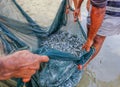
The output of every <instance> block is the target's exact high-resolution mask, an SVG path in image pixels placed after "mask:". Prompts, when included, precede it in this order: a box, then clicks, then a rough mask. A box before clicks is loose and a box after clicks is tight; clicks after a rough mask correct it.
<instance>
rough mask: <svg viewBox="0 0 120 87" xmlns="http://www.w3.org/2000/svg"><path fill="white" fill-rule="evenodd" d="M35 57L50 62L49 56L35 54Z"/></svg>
mask: <svg viewBox="0 0 120 87" xmlns="http://www.w3.org/2000/svg"><path fill="white" fill-rule="evenodd" d="M35 57H36V58H38V60H39V61H40V62H48V61H49V58H48V56H40V55H37V54H35Z"/></svg>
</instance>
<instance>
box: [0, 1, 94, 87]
mask: <svg viewBox="0 0 120 87" xmlns="http://www.w3.org/2000/svg"><path fill="white" fill-rule="evenodd" d="M10 1H11V3H12V4H13V5H15V8H17V10H18V11H19V14H21V15H22V16H23V18H24V20H26V21H25V22H22V21H20V20H18V19H14V18H10V17H8V16H6V15H3V14H0V33H1V34H0V40H1V43H2V45H3V52H4V54H11V53H13V52H16V51H19V50H24V49H27V50H30V51H31V52H33V53H35V54H38V55H47V56H48V57H49V58H50V61H49V62H48V63H43V64H41V68H40V70H39V71H37V72H36V74H35V75H33V76H32V78H31V81H30V82H28V83H27V84H26V86H27V87H75V86H76V85H77V84H78V83H79V81H80V79H81V78H82V74H83V70H78V68H77V66H78V65H79V64H81V65H84V64H85V63H86V62H87V61H88V60H89V58H90V57H91V55H92V54H93V53H94V48H91V50H90V51H89V52H86V51H85V50H82V45H83V44H84V43H85V41H86V34H85V32H84V30H83V28H82V26H81V24H80V22H79V21H77V22H74V21H73V8H72V7H71V6H70V4H69V0H62V1H61V5H60V7H59V9H58V12H57V14H56V16H55V18H54V21H53V22H52V24H51V25H50V26H49V27H42V26H41V25H38V24H37V23H36V22H34V21H33V20H32V18H31V17H30V16H28V15H27V13H26V12H25V11H24V10H23V9H22V8H21V6H20V5H18V4H17V2H16V0H10ZM66 5H69V6H70V9H69V10H70V11H69V14H66V13H65V11H66ZM22 85H23V82H22V81H19V82H18V87H21V86H22Z"/></svg>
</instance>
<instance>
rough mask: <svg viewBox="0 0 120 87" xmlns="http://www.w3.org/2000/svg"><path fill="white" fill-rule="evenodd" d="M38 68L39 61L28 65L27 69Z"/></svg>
mask: <svg viewBox="0 0 120 87" xmlns="http://www.w3.org/2000/svg"><path fill="white" fill-rule="evenodd" d="M39 68H40V63H39V62H37V63H35V64H32V65H30V66H29V69H32V70H38V69H39Z"/></svg>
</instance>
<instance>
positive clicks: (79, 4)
mask: <svg viewBox="0 0 120 87" xmlns="http://www.w3.org/2000/svg"><path fill="white" fill-rule="evenodd" d="M82 2H83V0H79V1H78V3H77V6H76V7H77V9H79V8H80V7H81V4H82Z"/></svg>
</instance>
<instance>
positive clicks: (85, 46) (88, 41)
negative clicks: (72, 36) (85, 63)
mask: <svg viewBox="0 0 120 87" xmlns="http://www.w3.org/2000/svg"><path fill="white" fill-rule="evenodd" d="M92 44H93V41H92V40H89V39H88V40H87V41H86V43H85V44H84V45H83V46H82V49H85V50H86V51H87V52H89V51H90V47H91V46H92Z"/></svg>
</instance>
